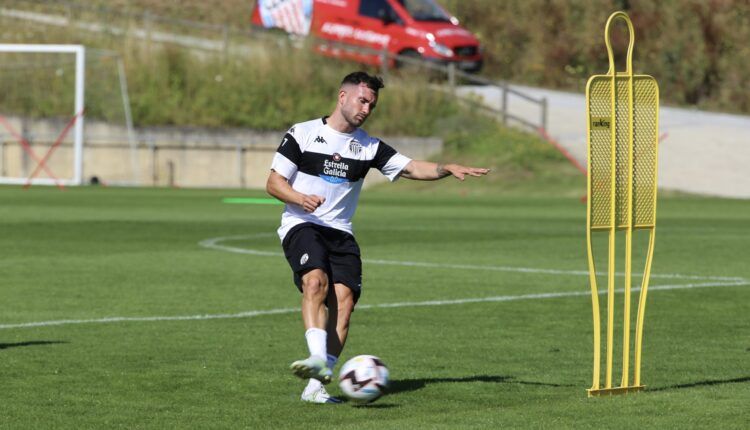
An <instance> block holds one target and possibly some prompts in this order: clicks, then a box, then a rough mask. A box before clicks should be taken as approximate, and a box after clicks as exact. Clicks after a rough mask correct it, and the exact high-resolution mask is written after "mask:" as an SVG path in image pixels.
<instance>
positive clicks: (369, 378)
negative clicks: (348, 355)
mask: <svg viewBox="0 0 750 430" xmlns="http://www.w3.org/2000/svg"><path fill="white" fill-rule="evenodd" d="M388 376H389V372H388V367H386V365H385V364H384V363H383V361H382V360H380V359H379V358H378V357H375V356H374V355H358V356H356V357H354V358H352V359H350V360H349V361H347V362H346V363H344V365H343V366H342V367H341V372H340V373H339V387H341V391H343V392H344V394H345V395H346V396H347V397H348V398H349V399H351V400H352V401H353V402H355V403H360V404H362V403H370V402H374V401H375V400H377V399H379V398H380V397H381V396H382V395H383V394H384V393H385V389H386V387H387V386H388Z"/></svg>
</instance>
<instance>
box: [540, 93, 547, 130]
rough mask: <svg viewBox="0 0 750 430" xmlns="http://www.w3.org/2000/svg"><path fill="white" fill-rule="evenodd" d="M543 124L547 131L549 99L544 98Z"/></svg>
mask: <svg viewBox="0 0 750 430" xmlns="http://www.w3.org/2000/svg"><path fill="white" fill-rule="evenodd" d="M541 105H542V118H541V119H542V124H541V127H542V129H544V130H547V97H544V98H542V103H541Z"/></svg>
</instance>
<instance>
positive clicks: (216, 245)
mask: <svg viewBox="0 0 750 430" xmlns="http://www.w3.org/2000/svg"><path fill="white" fill-rule="evenodd" d="M271 236H275V235H274V234H272V233H259V234H253V235H243V236H226V237H214V238H211V239H206V240H203V241H201V242H199V243H198V245H200V246H202V247H204V248H209V249H215V250H217V251H226V252H232V253H235V254H247V255H257V256H262V257H283V256H284V254H283V253H281V252H272V251H260V250H257V249H247V248H237V247H233V246H227V245H220V242H224V241H227V240H243V239H258V238H262V237H271ZM362 262H363V263H368V264H380V265H388V266H405V267H426V268H431V269H456V270H489V271H494V272H515V273H540V274H545V275H573V276H589V272H588V271H586V270H560V269H539V268H534V267H513V266H481V265H474V264H444V263H428V262H420V261H395V260H377V259H367V258H364V259H362ZM597 275H599V276H606V275H607V273H605V272H597ZM615 275H616V276H619V277H624V276H625V273H623V272H616V273H615ZM632 276H633V277H642V276H643V274H642V273H633V274H632ZM651 278H661V279H692V280H697V281H699V280H707V281H730V282H744V281H746V279H744V278H740V277H727V276H697V275H681V274H677V273H663V274H658V273H652V274H651Z"/></svg>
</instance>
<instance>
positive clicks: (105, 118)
mask: <svg viewBox="0 0 750 430" xmlns="http://www.w3.org/2000/svg"><path fill="white" fill-rule="evenodd" d="M126 82H127V81H126V80H125V76H124V66H123V62H122V59H121V58H120V56H119V55H117V54H116V53H113V52H109V51H101V50H95V49H86V48H85V47H84V46H81V45H29V44H0V183H2V184H22V185H25V186H29V185H34V184H40V185H57V186H58V187H64V186H68V185H83V184H86V183H89V182H96V183H111V184H117V185H137V184H139V183H140V180H139V169H138V159H137V155H138V154H137V144H136V141H135V137H134V132H133V126H132V119H131V117H130V107H129V101H128V98H127V83H126ZM84 119H85V126H84ZM105 181H106V182H105Z"/></svg>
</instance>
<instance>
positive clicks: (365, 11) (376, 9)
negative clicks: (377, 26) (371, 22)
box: [359, 0, 401, 24]
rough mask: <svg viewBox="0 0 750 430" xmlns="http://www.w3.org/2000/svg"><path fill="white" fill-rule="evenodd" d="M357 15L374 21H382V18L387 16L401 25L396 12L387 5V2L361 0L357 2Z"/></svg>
mask: <svg viewBox="0 0 750 430" xmlns="http://www.w3.org/2000/svg"><path fill="white" fill-rule="evenodd" d="M381 11H382V12H381ZM359 14H360V15H362V16H369V17H370V18H376V19H382V17H383V16H389V17H391V19H392V20H393V21H394V22H397V23H399V24H400V23H401V19H399V17H398V14H396V11H395V10H393V8H392V7H391V5H389V4H388V1H387V0H362V1H361V2H359ZM382 14H385V15H382Z"/></svg>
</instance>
